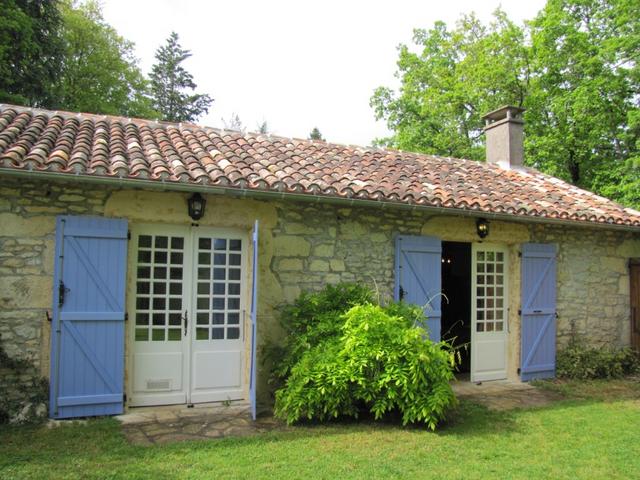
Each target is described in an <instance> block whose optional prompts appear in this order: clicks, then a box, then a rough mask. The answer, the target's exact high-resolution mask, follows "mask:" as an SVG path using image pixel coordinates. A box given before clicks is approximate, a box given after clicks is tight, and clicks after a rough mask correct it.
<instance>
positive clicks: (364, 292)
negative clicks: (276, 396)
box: [266, 283, 373, 387]
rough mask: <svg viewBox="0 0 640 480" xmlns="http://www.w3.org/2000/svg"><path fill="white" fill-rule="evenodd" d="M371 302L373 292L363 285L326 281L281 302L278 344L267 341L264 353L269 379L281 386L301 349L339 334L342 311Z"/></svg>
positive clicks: (297, 358) (301, 354)
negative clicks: (270, 367) (317, 288)
mask: <svg viewBox="0 0 640 480" xmlns="http://www.w3.org/2000/svg"><path fill="white" fill-rule="evenodd" d="M371 302H373V293H372V292H371V290H370V289H369V288H367V287H365V286H363V285H360V284H356V283H340V284H337V285H330V284H329V285H326V286H325V288H324V289H323V290H321V291H319V292H302V293H301V294H300V295H299V296H298V298H296V300H295V301H294V302H293V303H291V304H289V305H285V306H284V307H283V309H282V312H281V315H280V326H281V328H282V330H283V331H284V335H283V338H284V343H283V344H282V345H276V344H274V345H269V346H268V347H267V348H266V352H267V353H266V355H267V358H268V360H269V361H270V363H272V364H273V370H272V373H271V378H270V382H271V383H273V384H275V386H276V387H281V386H282V385H283V384H284V381H285V380H286V379H287V378H288V377H289V375H290V374H291V369H292V368H293V366H294V365H296V364H297V363H298V362H299V361H300V359H301V358H302V356H303V355H304V353H305V352H307V351H309V349H310V348H311V347H314V346H316V345H318V344H319V343H320V342H321V341H322V340H324V339H326V338H332V337H336V336H338V335H340V332H341V327H342V324H343V323H344V322H343V321H342V319H341V318H340V317H341V315H342V314H343V313H345V312H346V311H347V310H349V309H351V307H354V306H355V305H361V304H366V303H371Z"/></svg>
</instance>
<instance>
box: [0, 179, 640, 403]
mask: <svg viewBox="0 0 640 480" xmlns="http://www.w3.org/2000/svg"><path fill="white" fill-rule="evenodd" d="M187 196H188V194H186V193H175V192H151V191H142V190H135V191H134V190H122V189H111V190H108V189H105V188H98V187H93V186H92V187H90V188H82V187H78V184H76V183H65V184H60V183H34V182H19V181H16V180H10V179H6V178H2V179H0V275H1V277H0V279H1V281H0V334H1V335H2V341H3V343H4V344H5V346H6V350H7V352H8V353H9V354H10V355H12V356H18V357H21V358H26V359H28V360H31V361H33V363H34V365H36V367H37V369H38V370H39V371H40V372H41V374H43V375H47V374H48V363H49V333H48V327H49V325H48V323H47V321H46V319H45V318H46V317H45V312H46V311H47V310H49V309H50V308H51V300H52V298H51V296H52V290H53V285H52V275H53V263H54V230H55V216H56V215H57V214H62V213H69V214H95V215H105V216H109V217H124V218H127V219H128V220H129V222H130V224H132V225H134V224H136V223H149V222H153V223H166V224H177V225H180V224H183V225H190V224H191V219H190V218H189V217H188V216H187V214H186V198H187ZM255 219H258V220H259V221H260V244H259V248H260V256H259V278H260V283H259V309H258V322H259V325H260V327H259V328H260V339H261V341H262V342H264V341H268V340H271V339H278V338H279V337H280V336H281V332H280V330H279V328H278V324H277V314H278V313H277V312H278V308H279V306H280V305H282V304H283V303H284V302H289V301H291V300H293V299H294V298H295V297H296V296H297V295H298V294H299V293H300V292H301V291H302V290H304V289H319V288H321V287H322V286H323V285H324V284H325V283H336V282H339V281H364V282H365V283H367V284H369V285H371V286H373V287H374V288H376V289H377V291H378V292H379V294H380V295H381V296H382V297H383V298H388V297H390V296H391V295H392V292H393V285H394V258H395V252H394V237H395V236H396V235H398V234H410V235H435V236H438V237H440V238H441V239H442V240H443V241H460V242H475V241H477V240H478V238H477V235H476V233H475V220H474V219H472V218H465V217H451V216H433V215H431V214H426V213H423V212H419V211H418V210H414V211H411V210H390V209H389V208H380V207H379V208H362V207H349V208H345V207H340V206H333V205H329V204H317V203H290V202H287V203H285V202H282V201H257V200H249V199H239V198H231V197H224V196H216V195H209V196H207V209H206V214H205V217H204V218H203V219H202V220H201V221H200V222H199V223H200V224H201V225H209V226H217V227H226V228H235V229H240V230H243V231H246V232H247V233H248V232H250V230H251V228H252V226H253V222H254V220H255ZM490 228H491V233H490V235H489V237H488V238H487V241H490V242H492V243H500V244H503V245H507V246H508V248H509V252H510V253H509V262H510V266H509V291H510V302H509V306H510V318H509V322H510V334H509V375H510V376H511V377H514V378H515V376H516V375H517V374H516V372H517V367H518V366H519V361H520V360H519V337H520V335H519V317H518V315H517V310H518V308H519V298H520V262H519V257H518V252H519V245H520V244H521V243H523V242H528V241H538V242H554V243H558V244H559V246H560V253H559V260H558V261H559V263H558V313H559V315H560V318H559V322H558V325H559V329H558V342H559V344H560V345H563V344H565V343H566V341H567V340H568V339H569V338H570V335H571V334H572V332H578V333H581V334H583V335H584V336H585V337H586V338H587V339H588V340H589V341H590V342H591V343H594V344H603V343H609V344H616V345H625V344H628V342H629V276H628V272H627V267H626V262H627V259H628V258H630V257H640V239H639V236H638V234H631V233H625V232H617V231H608V230H603V229H587V228H569V227H564V226H549V225H541V224H539V225H532V224H529V225H528V224H523V223H515V222H500V221H491V224H490ZM260 373H261V375H260V383H261V386H262V389H263V391H264V390H266V389H265V388H264V387H265V384H264V380H265V377H266V375H264V373H265V372H260ZM247 374H248V372H247ZM0 387H1V385H0Z"/></svg>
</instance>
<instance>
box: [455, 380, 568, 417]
mask: <svg viewBox="0 0 640 480" xmlns="http://www.w3.org/2000/svg"><path fill="white" fill-rule="evenodd" d="M451 386H452V388H453V391H454V392H455V394H456V396H457V397H458V398H460V399H467V400H471V401H474V402H477V403H479V404H481V405H484V406H485V407H487V408H489V409H491V410H497V411H502V410H511V409H514V408H529V407H542V406H545V405H549V404H551V403H553V402H557V401H558V400H561V399H562V398H563V397H562V395H560V394H559V393H555V392H550V391H547V390H543V389H541V388H537V387H534V386H533V385H530V384H528V383H524V382H512V381H507V380H504V381H502V380H499V381H491V382H481V383H471V382H455V383H453V384H452V385H451Z"/></svg>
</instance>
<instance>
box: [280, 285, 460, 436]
mask: <svg viewBox="0 0 640 480" xmlns="http://www.w3.org/2000/svg"><path fill="white" fill-rule="evenodd" d="M343 288H344V290H342V289H343ZM340 290H342V293H339V291H340ZM372 297H373V295H372V294H371V292H370V291H368V290H366V289H364V288H363V287H357V286H353V285H346V286H345V285H337V286H335V287H327V288H326V289H325V290H324V291H323V292H320V293H316V294H304V295H302V296H301V298H299V299H298V300H297V301H296V302H295V303H294V305H293V307H294V308H293V310H291V309H290V310H287V312H286V313H285V315H283V323H284V324H285V325H288V322H292V323H294V324H295V327H292V328H290V329H289V331H291V332H294V331H295V332H296V335H292V336H291V337H290V338H288V339H287V343H286V346H285V350H286V349H287V348H291V350H290V351H289V350H286V351H285V353H284V356H283V357H284V358H285V359H287V360H289V361H290V362H291V363H290V364H288V365H287V367H286V374H285V368H282V367H279V370H278V372H279V373H278V375H282V377H283V380H285V381H284V385H283V386H282V387H281V388H279V389H278V390H277V391H276V405H275V415H276V416H277V417H278V418H281V419H284V420H286V421H287V422H288V423H294V422H297V421H299V420H303V419H310V420H311V419H314V420H327V419H330V418H336V417H341V416H350V417H357V416H358V415H359V414H360V413H361V412H363V411H368V412H370V413H372V414H373V415H374V417H375V418H376V419H380V418H382V417H383V416H384V415H385V414H387V413H391V412H398V413H399V414H400V415H401V416H402V422H403V424H407V423H414V422H423V423H425V424H426V425H428V426H429V427H430V428H432V429H434V428H435V427H436V425H437V423H438V422H439V421H440V420H441V419H443V418H444V416H445V413H446V411H447V409H448V408H449V407H450V406H452V405H453V403H454V402H455V397H454V395H453V391H452V389H451V386H450V385H449V382H450V381H451V380H452V379H453V369H454V367H455V360H454V359H455V354H454V353H453V352H452V351H450V350H448V349H447V348H443V345H442V344H434V343H433V342H431V341H430V340H428V335H427V332H426V330H425V329H424V328H423V327H422V326H421V325H422V324H424V320H425V319H424V315H423V313H422V310H421V308H419V307H416V306H413V305H407V304H405V303H391V304H389V305H387V306H380V305H375V304H373V302H372V301H371V299H372ZM336 299H340V301H332V300H336ZM323 306H324V307H326V308H327V310H326V311H325V310H324V309H323V308H322V307H323ZM292 311H293V312H295V314H293V315H292ZM307 312H309V313H310V315H309V316H307Z"/></svg>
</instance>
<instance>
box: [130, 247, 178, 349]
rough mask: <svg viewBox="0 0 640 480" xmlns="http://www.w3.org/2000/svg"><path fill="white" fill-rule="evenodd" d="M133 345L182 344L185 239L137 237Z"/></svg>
mask: <svg viewBox="0 0 640 480" xmlns="http://www.w3.org/2000/svg"><path fill="white" fill-rule="evenodd" d="M137 258H138V266H137V270H136V271H137V276H136V314H135V322H136V328H135V340H136V341H139V342H140V341H155V342H164V341H180V340H182V316H181V314H182V282H183V264H184V238H183V237H170V236H167V235H140V236H139V237H138V251H137Z"/></svg>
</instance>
